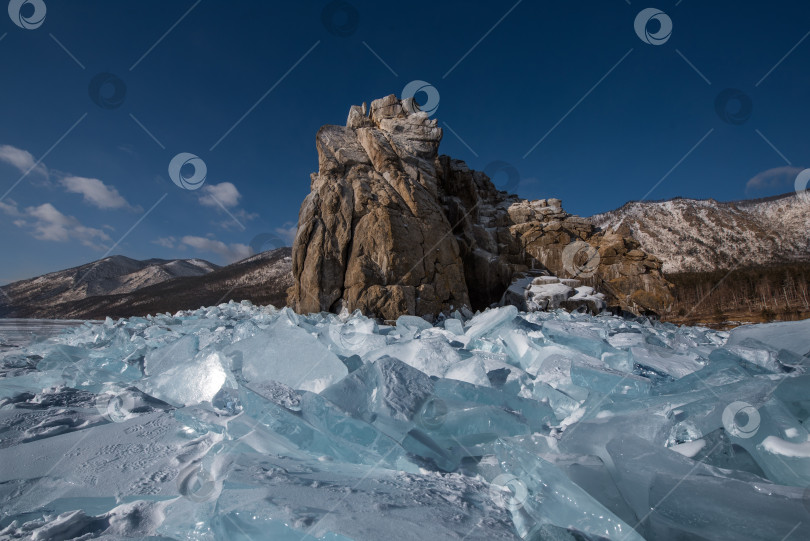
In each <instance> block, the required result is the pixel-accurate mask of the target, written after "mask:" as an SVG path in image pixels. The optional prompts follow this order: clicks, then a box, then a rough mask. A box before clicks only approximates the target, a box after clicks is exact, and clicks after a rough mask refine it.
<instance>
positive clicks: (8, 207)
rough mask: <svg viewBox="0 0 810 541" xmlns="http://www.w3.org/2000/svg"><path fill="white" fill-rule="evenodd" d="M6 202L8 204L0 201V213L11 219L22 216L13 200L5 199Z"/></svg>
mask: <svg viewBox="0 0 810 541" xmlns="http://www.w3.org/2000/svg"><path fill="white" fill-rule="evenodd" d="M6 201H8V203H3V202H2V201H0V211H3V212H4V213H5V214H8V215H9V216H11V217H12V218H19V217H20V216H22V213H21V212H20V210H19V209H18V208H17V203H16V202H15V201H14V200H13V199H6Z"/></svg>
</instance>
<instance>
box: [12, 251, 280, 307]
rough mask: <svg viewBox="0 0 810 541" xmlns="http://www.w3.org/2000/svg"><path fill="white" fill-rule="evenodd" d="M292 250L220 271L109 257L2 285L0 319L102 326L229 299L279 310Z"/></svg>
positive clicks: (201, 264)
mask: <svg viewBox="0 0 810 541" xmlns="http://www.w3.org/2000/svg"><path fill="white" fill-rule="evenodd" d="M290 255H291V249H290V248H279V249H277V250H273V251H269V252H264V253H261V254H257V255H254V256H251V257H249V258H247V259H244V260H242V261H239V262H237V263H233V264H231V265H228V266H226V267H219V266H217V265H214V264H212V263H209V262H207V261H203V260H200V259H188V260H172V261H165V260H159V259H150V260H147V261H137V260H134V259H130V258H127V257H123V256H114V257H109V258H105V259H102V260H100V261H95V262H93V263H89V264H87V265H83V266H81V267H76V268H73V269H68V270H65V271H60V272H55V273H50V274H47V275H44V276H40V277H37V278H32V279H30V280H22V281H20V282H15V283H13V284H9V285H7V286H3V287H2V288H0V289H2V291H3V292H4V293H5V295H0V317H18V318H22V317H26V318H59V319H66V318H72V319H103V318H104V317H106V316H110V317H127V316H135V315H146V314H155V313H158V312H161V313H162V312H176V311H177V310H184V309H191V308H199V307H200V306H210V305H212V304H217V303H220V302H226V301H228V300H231V299H233V300H243V299H247V300H251V301H253V302H254V303H256V304H274V305H276V306H283V305H284V304H285V301H286V294H287V288H289V287H290V286H291V285H292V281H291V277H290V268H291V266H292V259H291V257H290Z"/></svg>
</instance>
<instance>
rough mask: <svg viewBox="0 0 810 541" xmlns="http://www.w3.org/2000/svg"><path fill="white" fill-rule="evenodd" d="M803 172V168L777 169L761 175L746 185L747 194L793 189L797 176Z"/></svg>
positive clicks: (787, 167)
mask: <svg viewBox="0 0 810 541" xmlns="http://www.w3.org/2000/svg"><path fill="white" fill-rule="evenodd" d="M801 172H802V168H801V167H789V166H787V165H785V166H782V167H775V168H773V169H768V170H767V171H763V172H761V173H759V174H758V175H757V176H755V177H754V178H752V179H751V180H749V181H748V182H747V183H746V184H745V193H750V192H754V191H760V190H768V189H774V190H775V189H780V188H787V189H788V190H792V189H793V184H794V182H795V181H796V175H798V174H799V173H801Z"/></svg>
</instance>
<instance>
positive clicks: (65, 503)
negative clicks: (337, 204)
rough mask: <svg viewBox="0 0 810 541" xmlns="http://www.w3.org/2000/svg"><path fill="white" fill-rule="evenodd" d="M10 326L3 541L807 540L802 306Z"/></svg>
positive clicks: (244, 316) (807, 339)
mask: <svg viewBox="0 0 810 541" xmlns="http://www.w3.org/2000/svg"><path fill="white" fill-rule="evenodd" d="M67 325H68V326H66V327H61V326H60V327H54V326H53V324H48V325H47V326H45V324H44V323H43V322H35V321H14V320H11V321H5V322H3V324H2V325H0V539H122V538H137V539H176V540H180V539H212V540H213V539H222V540H226V539H227V540H245V541H246V540H259V539H272V540H287V539H290V540H304V539H307V540H314V539H322V540H331V541H335V540H358V541H359V540H374V541H377V540H385V539H388V540H400V539H413V540H420V541H427V540H456V541H459V540H491V539H530V540H538V539H545V540H555V541H556V540H582V539H587V540H596V539H611V540H627V541H630V540H640V539H650V540H651V539H704V540H726V539H728V540H734V541H739V540H741V539H763V540H764V539H769V540H770V539H775V540H780V539H783V540H797V541H798V540H801V539H810V489H808V487H810V435H809V434H808V430H807V428H806V424H807V422H808V421H810V375H808V374H807V369H806V364H807V363H808V361H809V360H810V320H807V321H799V322H786V323H773V324H765V325H754V326H744V327H740V328H737V329H735V330H733V331H730V332H727V331H713V330H709V329H705V328H698V327H691V328H690V327H676V326H674V325H671V324H662V323H658V322H652V321H649V320H647V319H643V318H639V319H636V320H627V319H622V318H618V317H614V316H609V315H600V316H589V315H585V314H578V313H573V314H572V313H566V312H563V311H555V312H534V313H519V312H518V311H517V309H516V308H514V307H511V306H507V307H503V308H498V309H494V310H488V311H486V312H483V313H479V314H476V315H473V314H470V313H469V312H465V313H463V314H462V313H459V312H456V313H454V315H453V317H452V318H448V319H446V320H443V321H441V322H439V323H437V324H436V325H431V324H430V323H427V322H426V321H424V320H422V319H420V318H416V317H408V316H404V317H401V318H400V319H399V320H398V321H397V322H396V325H391V326H387V325H380V324H378V323H376V322H375V321H374V320H371V319H368V318H365V317H363V316H362V315H360V314H353V315H349V314H342V315H341V316H337V315H334V314H325V313H324V314H313V315H309V316H301V315H296V314H295V313H293V312H292V311H290V310H289V309H283V310H276V309H274V308H272V307H255V306H253V305H251V304H250V303H241V304H237V303H229V304H222V305H220V306H218V307H211V308H204V309H199V310H196V311H190V312H180V313H178V314H175V315H173V316H172V315H168V314H167V315H159V316H155V317H148V318H138V317H135V318H129V319H122V320H118V321H113V320H110V319H108V320H107V321H106V322H104V323H98V322H84V323H72V324H67Z"/></svg>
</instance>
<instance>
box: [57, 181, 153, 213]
mask: <svg viewBox="0 0 810 541" xmlns="http://www.w3.org/2000/svg"><path fill="white" fill-rule="evenodd" d="M59 183H60V184H61V185H62V186H63V187H64V188H65V190H66V191H68V192H70V193H77V194H81V195H82V196H83V197H84V201H85V202H86V203H89V204H91V205H93V206H95V207H98V208H100V209H102V210H111V209H128V210H143V209H139V208H135V207H133V206H132V205H130V204H129V203H128V202H127V200H126V199H124V198H123V196H122V195H121V194H120V193H118V190H116V189H115V187H114V186H107V185H106V184H104V183H103V182H102V181H100V180H99V179H97V178H86V177H76V176H67V177H65V178H63V179H61V180H60V181H59Z"/></svg>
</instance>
